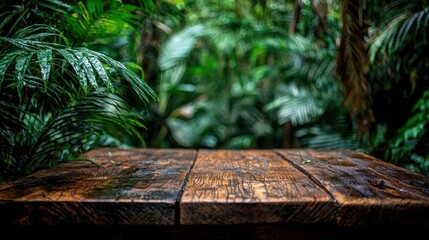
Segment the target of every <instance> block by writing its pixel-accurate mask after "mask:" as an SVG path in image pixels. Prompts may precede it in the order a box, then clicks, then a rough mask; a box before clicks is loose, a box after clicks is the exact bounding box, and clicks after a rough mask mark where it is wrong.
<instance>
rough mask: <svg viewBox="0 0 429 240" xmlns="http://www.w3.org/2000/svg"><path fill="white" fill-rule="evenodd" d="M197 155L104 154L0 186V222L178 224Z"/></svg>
mask: <svg viewBox="0 0 429 240" xmlns="http://www.w3.org/2000/svg"><path fill="white" fill-rule="evenodd" d="M195 154H196V151H194V150H175V149H168V150H158V149H136V150H118V149H99V150H94V151H91V152H89V153H87V154H86V155H84V156H83V157H86V158H88V159H90V160H92V161H93V163H91V162H88V161H85V162H83V161H81V162H69V163H65V164H61V165H60V166H58V167H56V168H54V169H51V170H42V171H39V172H36V173H35V174H32V175H30V176H28V177H25V178H22V179H19V180H17V181H13V182H10V183H7V184H4V185H2V186H0V213H1V217H0V223H2V224H20V225H55V224H95V225H97V224H101V225H106V224H107V225H112V224H119V225H121V224H125V225H131V224H142V225H144V224H148V225H151V224H157V225H158V224H170V225H171V224H174V221H175V215H176V214H175V210H176V209H175V205H176V201H177V199H178V198H179V196H180V194H181V191H182V187H183V184H184V181H185V177H186V175H187V174H188V172H189V169H190V167H191V166H192V163H193V162H194V160H195Z"/></svg>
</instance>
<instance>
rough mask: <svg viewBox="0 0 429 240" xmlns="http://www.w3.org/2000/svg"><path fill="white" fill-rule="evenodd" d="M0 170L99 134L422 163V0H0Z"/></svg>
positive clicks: (86, 144)
mask: <svg viewBox="0 0 429 240" xmlns="http://www.w3.org/2000/svg"><path fill="white" fill-rule="evenodd" d="M0 14H1V18H0V46H1V48H0V108H1V110H2V115H1V116H0V126H1V134H0V150H1V151H0V156H1V161H0V174H1V175H0V176H1V177H0V181H5V180H11V179H13V178H15V177H18V176H22V175H25V174H28V173H31V172H33V171H35V170H37V169H39V168H44V167H49V166H53V165H55V164H57V163H59V162H62V161H70V160H84V159H79V158H78V156H79V154H80V153H82V152H85V151H88V150H89V149H92V148H95V147H100V146H116V147H123V148H131V147H156V148H164V147H189V148H283V147H302V148H329V149H335V148H349V149H359V150H361V151H365V152H368V153H370V154H373V155H375V156H377V157H380V158H381V159H384V160H386V161H390V162H393V163H395V164H398V165H401V166H404V167H408V168H410V169H412V170H414V171H416V172H420V173H423V174H426V175H429V152H428V149H429V146H428V145H429V141H428V138H429V136H428V134H429V133H428V132H427V123H428V121H429V88H428V84H429V81H428V80H429V79H428V78H429V74H428V72H429V71H428V70H429V69H428V68H429V59H428V58H429V57H428V56H427V54H426V53H427V52H429V49H428V46H429V44H428V33H429V31H428V26H429V3H428V1H404V0H395V1H367V0H361V1H350V0H345V1H334V0H318V1H317V0H312V1H310V0H289V1H284V0H223V1H218V0H216V1H215V0H186V1H185V0H182V1H181V0H174V1H173V0H171V1H154V0H153V1H151V0H149V1H147V0H139V1H137V0H136V1H119V0H110V1H108V0H82V1H60V0H41V1H32V0H26V1H3V3H2V4H1V11H0Z"/></svg>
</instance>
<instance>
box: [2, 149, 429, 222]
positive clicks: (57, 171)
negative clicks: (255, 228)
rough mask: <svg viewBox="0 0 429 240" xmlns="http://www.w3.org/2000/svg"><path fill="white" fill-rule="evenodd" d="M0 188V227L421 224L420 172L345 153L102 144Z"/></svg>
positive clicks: (427, 218) (428, 206)
mask: <svg viewBox="0 0 429 240" xmlns="http://www.w3.org/2000/svg"><path fill="white" fill-rule="evenodd" d="M83 157H85V158H88V160H90V161H77V162H68V163H64V164H61V165H58V166H56V167H54V168H52V169H45V170H41V171H38V172H36V173H33V174H31V175H29V176H26V177H23V178H21V179H18V180H15V181H12V182H8V183H5V184H3V185H0V225H13V226H16V225H61V224H91V225H163V226H164V225H233V224H283V223H294V224H295V223H297V224H301V223H310V224H311V223H334V224H336V225H338V226H385V225H389V224H413V225H414V224H418V225H423V226H426V227H428V226H429V178H428V177H425V176H423V175H420V174H417V173H414V172H412V171H409V170H406V169H403V168H400V167H398V166H395V165H392V164H389V163H386V162H384V161H381V160H380V159H377V158H374V157H372V156H370V155H367V154H364V153H361V152H357V151H351V150H341V151H340V150H311V149H290V150H286V149H273V150H205V149H203V150H192V149H132V150H121V149H115V148H102V149H97V150H93V151H90V152H88V153H86V154H84V155H83Z"/></svg>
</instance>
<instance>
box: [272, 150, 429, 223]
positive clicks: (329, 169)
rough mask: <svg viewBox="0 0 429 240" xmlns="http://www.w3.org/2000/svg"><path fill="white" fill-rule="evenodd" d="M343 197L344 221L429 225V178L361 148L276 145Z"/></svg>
mask: <svg viewBox="0 0 429 240" xmlns="http://www.w3.org/2000/svg"><path fill="white" fill-rule="evenodd" d="M277 152H278V153H280V154H281V155H282V156H284V158H285V159H287V160H289V161H291V162H292V163H293V164H295V165H296V166H297V167H298V168H300V169H301V170H302V171H303V172H305V173H306V174H308V175H309V176H310V177H311V178H313V179H314V180H315V181H318V182H320V184H321V185H323V186H324V187H325V188H326V189H327V190H328V191H329V192H330V193H331V194H332V195H333V196H334V198H335V200H336V201H337V202H338V203H339V211H338V214H337V223H338V224H339V225H340V226H354V227H358V226H382V225H389V224H390V225H404V224H405V225H416V224H417V225H423V226H428V227H429V217H428V216H429V178H427V177H425V176H423V175H420V174H417V173H414V172H412V171H409V170H407V169H404V168H400V167H398V166H395V165H393V164H389V163H386V162H384V161H382V160H380V159H377V158H375V157H373V156H370V155H367V154H364V153H361V152H358V151H351V150H348V151H328V150H300V149H297V150H278V151H277Z"/></svg>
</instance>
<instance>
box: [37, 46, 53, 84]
mask: <svg viewBox="0 0 429 240" xmlns="http://www.w3.org/2000/svg"><path fill="white" fill-rule="evenodd" d="M37 60H38V61H39V66H40V71H41V73H42V79H43V81H45V89H46V82H47V81H48V79H49V73H50V71H51V64H52V49H41V50H39V51H37Z"/></svg>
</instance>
